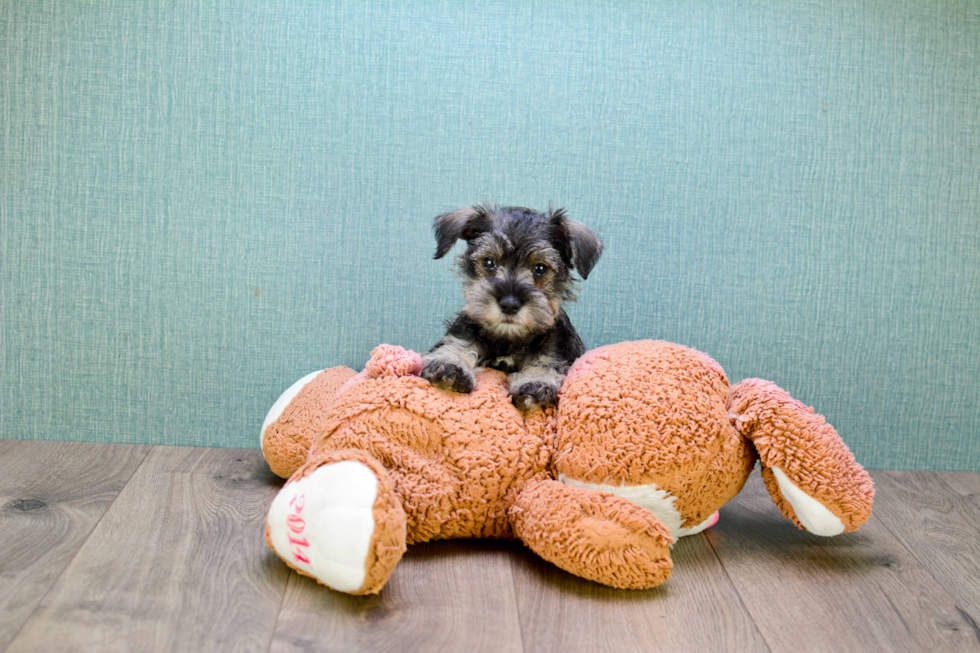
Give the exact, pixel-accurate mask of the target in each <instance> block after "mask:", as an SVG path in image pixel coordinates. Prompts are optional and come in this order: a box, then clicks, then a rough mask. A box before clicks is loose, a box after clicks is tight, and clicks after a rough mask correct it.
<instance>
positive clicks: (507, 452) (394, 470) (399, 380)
mask: <svg viewBox="0 0 980 653" xmlns="http://www.w3.org/2000/svg"><path fill="white" fill-rule="evenodd" d="M381 354H382V356H384V357H386V361H385V362H384V363H381V364H379V365H374V364H372V367H371V368H370V369H372V370H374V369H378V370H380V369H382V368H383V369H385V370H388V371H390V370H391V369H396V368H397V369H398V370H400V371H399V373H397V374H396V373H387V372H385V373H380V374H379V376H377V377H374V376H372V377H370V378H362V379H360V380H358V381H357V382H355V383H352V384H350V385H348V386H347V388H346V390H345V391H344V394H343V398H342V400H341V401H337V402H336V403H335V404H334V405H333V406H332V407H331V409H330V410H329V412H328V414H327V416H326V418H325V420H324V428H323V431H322V433H321V434H320V436H319V437H318V439H317V440H316V442H315V443H314V445H313V450H314V454H313V455H314V456H319V455H321V454H323V453H325V452H329V451H331V450H336V449H358V450H362V451H365V452H367V453H369V454H370V455H372V456H374V457H375V458H376V459H377V460H378V461H380V462H381V463H382V464H383V465H384V467H385V468H386V469H387V471H388V474H389V475H390V477H391V479H392V482H393V483H394V487H395V490H396V492H397V493H398V495H399V496H400V497H401V498H402V501H403V504H404V508H405V512H406V515H407V518H408V542H409V543H414V542H424V541H427V540H434V539H445V538H454V537H513V532H512V530H511V525H510V521H509V520H508V518H507V509H508V508H509V507H510V505H511V504H513V502H514V497H515V495H516V493H517V492H519V491H520V489H521V488H522V486H523V485H524V483H526V482H527V481H528V480H530V479H532V478H535V477H540V478H544V477H545V476H546V475H547V464H548V461H549V459H550V457H551V449H550V448H549V447H548V446H547V445H546V443H545V441H544V440H543V439H542V437H541V436H540V434H532V433H529V432H528V429H527V428H526V426H525V422H524V417H523V416H522V415H521V413H520V412H519V411H518V410H517V409H516V408H515V407H514V405H513V404H512V403H511V399H510V393H509V391H508V389H507V380H506V376H505V375H504V374H503V373H501V372H496V371H492V370H486V371H482V372H480V373H478V374H477V375H476V386H475V387H474V389H473V391H472V392H471V393H470V394H456V393H448V392H441V391H433V390H434V389H433V387H432V385H431V384H430V383H429V382H428V381H426V380H425V379H422V378H420V377H417V376H412V375H411V373H410V372H409V371H408V370H410V369H411V365H400V364H399V365H395V366H394V367H393V366H392V361H391V360H390V357H391V352H381ZM541 428H542V430H543V428H544V426H543V425H541Z"/></svg>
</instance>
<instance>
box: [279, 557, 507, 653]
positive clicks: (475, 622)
mask: <svg viewBox="0 0 980 653" xmlns="http://www.w3.org/2000/svg"><path fill="white" fill-rule="evenodd" d="M513 548H514V545H513V544H511V543H507V542H493V541H466V540H453V541H444V542H429V543H426V544H417V545H414V546H411V547H409V549H408V552H407V553H406V554H405V557H404V558H403V559H402V561H401V562H400V563H399V564H398V567H397V568H396V569H395V572H394V574H392V577H391V579H390V580H389V581H388V584H387V585H386V586H385V587H384V589H383V590H382V591H381V593H380V594H379V595H377V596H369V597H357V596H349V595H347V594H341V593H339V592H334V591H332V590H329V589H327V588H325V587H323V586H322V585H318V584H316V582H315V581H313V580H311V579H309V578H306V577H304V576H300V575H298V574H293V576H292V578H291V579H290V582H289V589H288V591H287V592H286V597H285V599H284V601H283V606H282V611H281V612H280V615H279V623H278V624H277V626H276V634H275V639H274V640H273V644H272V649H271V650H272V651H308V650H315V651H423V650H424V651H465V652H466V653H478V652H481V651H493V652H501V653H505V652H518V651H521V650H522V645H521V632H520V627H519V622H518V616H517V604H516V602H515V600H514V583H513V577H512V574H511V568H510V556H511V555H512V554H513ZM269 556H270V558H271V557H272V553H271V552H270V553H269ZM279 564H282V563H279ZM283 566H285V565H283Z"/></svg>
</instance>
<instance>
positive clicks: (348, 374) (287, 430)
mask: <svg viewBox="0 0 980 653" xmlns="http://www.w3.org/2000/svg"><path fill="white" fill-rule="evenodd" d="M355 374H356V372H355V371H354V370H352V369H350V368H349V367H332V368H330V369H326V370H323V371H322V372H320V373H319V374H318V375H317V376H316V377H315V378H314V379H313V380H311V381H310V382H308V383H307V384H306V385H304V386H303V387H302V389H301V390H300V391H299V393H298V394H297V395H296V397H295V399H293V401H291V402H290V403H289V405H287V406H286V407H285V408H284V409H283V411H282V413H281V414H280V415H279V418H278V419H276V420H275V421H274V422H272V423H271V424H269V426H267V427H266V428H265V431H264V432H263V433H262V452H263V453H264V454H265V459H266V462H268V463H269V468H270V469H272V472H273V473H274V474H276V475H277V476H281V477H283V478H289V477H290V476H291V475H292V474H293V472H295V471H296V470H297V469H299V468H300V467H302V465H303V464H304V463H305V462H306V459H307V457H308V456H309V452H310V445H311V444H312V443H313V441H314V440H315V439H316V436H317V435H319V433H320V431H321V430H322V429H323V424H324V422H325V420H326V417H327V413H328V409H329V408H330V404H332V403H333V400H334V397H336V396H337V394H338V392H339V391H340V389H341V387H343V386H344V384H346V383H347V382H348V381H349V380H350V379H351V378H353V377H354V376H355Z"/></svg>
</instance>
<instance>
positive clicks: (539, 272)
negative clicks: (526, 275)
mask: <svg viewBox="0 0 980 653" xmlns="http://www.w3.org/2000/svg"><path fill="white" fill-rule="evenodd" d="M547 272H548V266H547V265H545V264H544V263H538V264H537V265H535V266H534V276H536V277H543V276H544V275H545V274H546V273H547Z"/></svg>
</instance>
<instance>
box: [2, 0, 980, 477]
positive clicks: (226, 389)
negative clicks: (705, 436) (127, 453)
mask: <svg viewBox="0 0 980 653" xmlns="http://www.w3.org/2000/svg"><path fill="white" fill-rule="evenodd" d="M0 163H2V172H0V222H2V227H0V245H2V250H0V254H2V260H0V265H2V271H0V273H2V276H0V280H2V293H0V302H2V305H0V319H2V322H0V327H2V331H0V339H2V343H0V356H2V359H0V369H2V392H0V424H2V426H0V429H2V431H0V432H2V435H3V437H10V438H40V439H73V440H74V439H77V440H98V441H119V442H149V443H161V444H186V445H209V446H230V447H256V446H257V435H258V429H259V426H260V424H261V422H262V419H263V417H264V415H265V412H266V411H267V409H268V408H269V407H270V406H271V404H272V403H273V401H274V400H275V399H276V397H277V396H278V395H279V393H280V392H282V391H283V390H284V389H285V388H286V387H288V386H289V385H290V384H291V383H292V382H293V381H295V380H296V379H298V378H299V377H301V376H303V375H304V374H306V373H308V372H310V371H312V370H315V369H317V368H320V367H324V366H331V365H339V364H345V365H349V366H351V367H355V368H360V367H361V366H362V365H363V363H364V361H365V360H366V358H367V357H368V354H369V352H370V351H371V349H372V348H373V347H374V346H375V345H376V344H379V343H382V342H389V343H395V344H400V345H403V346H405V347H409V348H412V349H416V350H424V349H427V348H428V347H429V346H431V345H432V344H433V343H434V342H435V341H436V340H437V339H438V338H439V337H440V335H441V333H442V323H443V321H444V320H445V319H446V318H447V317H449V316H451V315H452V314H453V312H454V311H455V310H457V309H458V307H459V306H460V303H461V300H460V289H459V282H458V280H457V279H456V278H455V277H454V276H453V274H452V271H451V263H450V261H449V260H448V259H443V260H440V261H434V260H432V254H433V252H434V248H435V243H434V240H433V238H432V234H431V219H432V217H433V216H434V215H436V214H437V213H441V212H444V211H446V210H449V209H453V208H456V207H458V206H462V205H467V204H472V203H474V202H477V201H479V200H494V201H496V202H498V203H500V204H520V205H525V206H530V207H536V208H545V207H546V206H547V205H548V202H549V201H552V202H555V203H557V204H560V205H563V206H565V207H567V209H568V211H569V213H570V215H571V216H572V217H574V218H576V219H579V220H581V221H583V222H585V223H586V224H588V225H590V226H592V227H594V228H595V229H596V230H597V231H598V232H599V233H600V234H601V235H602V237H603V238H604V239H605V241H606V244H607V250H606V253H605V255H604V256H603V259H602V260H601V261H600V262H599V264H598V266H597V267H596V269H595V270H594V272H593V275H592V276H591V277H590V279H589V280H588V281H587V282H586V283H584V284H583V287H582V293H581V297H580V300H579V302H578V303H577V304H574V305H572V306H571V309H570V311H569V312H570V314H571V316H572V319H573V321H574V322H575V324H576V325H577V327H578V329H579V331H580V333H581V334H582V336H583V338H584V339H585V341H586V344H587V345H588V346H598V345H601V344H605V343H610V342H616V341H620V340H633V339H640V338H661V339H667V340H671V341H675V342H680V343H683V344H686V345H690V346H693V347H696V348H697V349H700V350H702V351H705V352H707V353H709V354H710V355H711V356H713V357H714V358H716V359H717V360H718V361H719V362H720V363H721V364H722V365H723V366H724V367H725V369H726V371H727V372H728V375H729V377H730V378H731V379H732V380H733V381H736V380H740V379H742V378H745V377H749V376H760V377H763V378H766V379H770V380H772V381H774V382H776V383H777V384H779V385H780V386H782V387H784V388H786V389H787V390H789V391H790V392H791V393H792V394H794V395H795V396H796V397H798V398H799V399H801V400H802V401H804V402H806V403H807V404H808V405H813V406H814V407H815V408H816V410H817V411H818V412H821V413H823V414H824V415H826V417H827V418H828V420H829V421H830V422H831V423H832V424H834V425H835V426H836V427H837V429H838V431H839V432H840V433H841V435H842V436H843V438H844V439H845V441H847V442H848V443H849V445H850V446H851V447H852V449H853V450H854V452H855V454H856V455H857V457H858V459H859V461H860V462H861V463H863V464H864V465H866V466H868V467H871V468H905V469H961V470H980V390H978V388H980V384H978V379H980V3H978V2H976V1H972V2H950V1H946V0H938V1H935V2H918V1H917V0H898V1H895V0H829V1H823V0H820V1H816V0H814V1H811V2H751V1H749V2H732V3H721V2H707V1H705V2H689V3H667V2H664V3H655V2H613V1H610V2H581V3H580V2H545V1H539V2H512V1H509V0H508V1H506V2H464V1H462V0H460V1H459V2H422V1H419V2H365V1H363V0H356V1H352V2H336V3H313V2H291V1H277V2H237V1H235V2H232V1H224V2H201V3H188V2H157V1H156V0H151V1H145V2H135V1H131V0H125V1H123V0H119V1H112V2H19V1H17V0H0ZM457 251H458V250H457Z"/></svg>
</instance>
